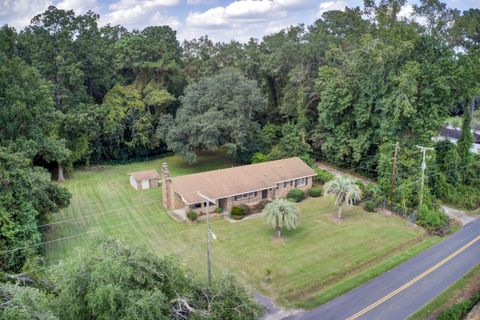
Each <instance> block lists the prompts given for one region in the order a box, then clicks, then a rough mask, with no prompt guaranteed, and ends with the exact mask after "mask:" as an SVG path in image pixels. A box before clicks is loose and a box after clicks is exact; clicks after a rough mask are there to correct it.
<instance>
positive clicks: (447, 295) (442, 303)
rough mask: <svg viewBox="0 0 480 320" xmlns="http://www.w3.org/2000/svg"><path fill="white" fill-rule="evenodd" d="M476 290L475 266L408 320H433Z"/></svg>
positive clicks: (479, 281) (479, 280)
mask: <svg viewBox="0 0 480 320" xmlns="http://www.w3.org/2000/svg"><path fill="white" fill-rule="evenodd" d="M478 290H480V265H477V266H476V267H475V268H473V269H472V270H471V271H470V272H469V273H467V274H466V275H465V276H463V277H462V278H461V279H460V280H458V281H457V282H455V283H454V284H453V285H452V286H450V288H448V289H447V290H446V291H444V292H443V293H442V294H441V295H439V296H437V297H436V298H435V299H433V300H432V301H430V303H428V304H427V305H425V306H424V307H423V308H422V309H420V310H418V311H417V312H416V313H414V314H413V315H412V316H410V317H409V318H408V320H426V319H435V318H436V316H438V315H439V314H440V313H441V312H442V311H444V310H446V309H448V308H449V307H451V306H452V305H454V304H456V303H459V302H461V301H463V300H464V299H468V297H469V296H471V295H473V294H474V293H475V292H478Z"/></svg>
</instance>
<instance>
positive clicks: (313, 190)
mask: <svg viewBox="0 0 480 320" xmlns="http://www.w3.org/2000/svg"><path fill="white" fill-rule="evenodd" d="M308 195H309V196H310V197H314V198H316V197H320V196H321V195H322V189H320V188H316V187H312V188H310V189H309V190H308Z"/></svg>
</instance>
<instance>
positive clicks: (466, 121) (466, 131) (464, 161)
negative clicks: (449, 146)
mask: <svg viewBox="0 0 480 320" xmlns="http://www.w3.org/2000/svg"><path fill="white" fill-rule="evenodd" d="M472 103H473V101H472ZM472 109H473V108H472ZM472 111H473V110H472ZM472 111H471V110H470V106H469V105H468V104H465V107H464V114H463V123H462V133H461V136H460V139H458V144H457V152H458V155H459V157H460V164H461V172H462V180H463V182H466V180H467V178H468V177H467V175H468V172H469V168H468V166H469V165H470V163H471V160H472V154H471V153H470V148H471V147H472V143H473V134H472V131H471V127H472Z"/></svg>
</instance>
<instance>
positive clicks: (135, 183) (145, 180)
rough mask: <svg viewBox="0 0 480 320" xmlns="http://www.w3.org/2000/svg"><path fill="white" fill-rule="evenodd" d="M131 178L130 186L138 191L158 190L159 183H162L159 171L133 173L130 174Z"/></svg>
mask: <svg viewBox="0 0 480 320" xmlns="http://www.w3.org/2000/svg"><path fill="white" fill-rule="evenodd" d="M128 175H129V176H130V184H131V185H132V187H134V188H135V189H136V190H145V189H150V188H152V189H153V188H158V182H159V181H160V175H159V174H158V172H157V170H155V169H152V170H145V171H137V172H131V173H129V174H128Z"/></svg>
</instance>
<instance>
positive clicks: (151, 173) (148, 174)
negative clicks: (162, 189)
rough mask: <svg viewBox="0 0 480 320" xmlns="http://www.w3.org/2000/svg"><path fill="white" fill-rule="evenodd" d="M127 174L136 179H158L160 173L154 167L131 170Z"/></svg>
mask: <svg viewBox="0 0 480 320" xmlns="http://www.w3.org/2000/svg"><path fill="white" fill-rule="evenodd" d="M128 175H130V176H133V178H134V179H135V180H137V181H142V180H152V179H160V175H159V174H158V172H157V170H155V169H151V170H145V171H137V172H132V173H129V174H128Z"/></svg>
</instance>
